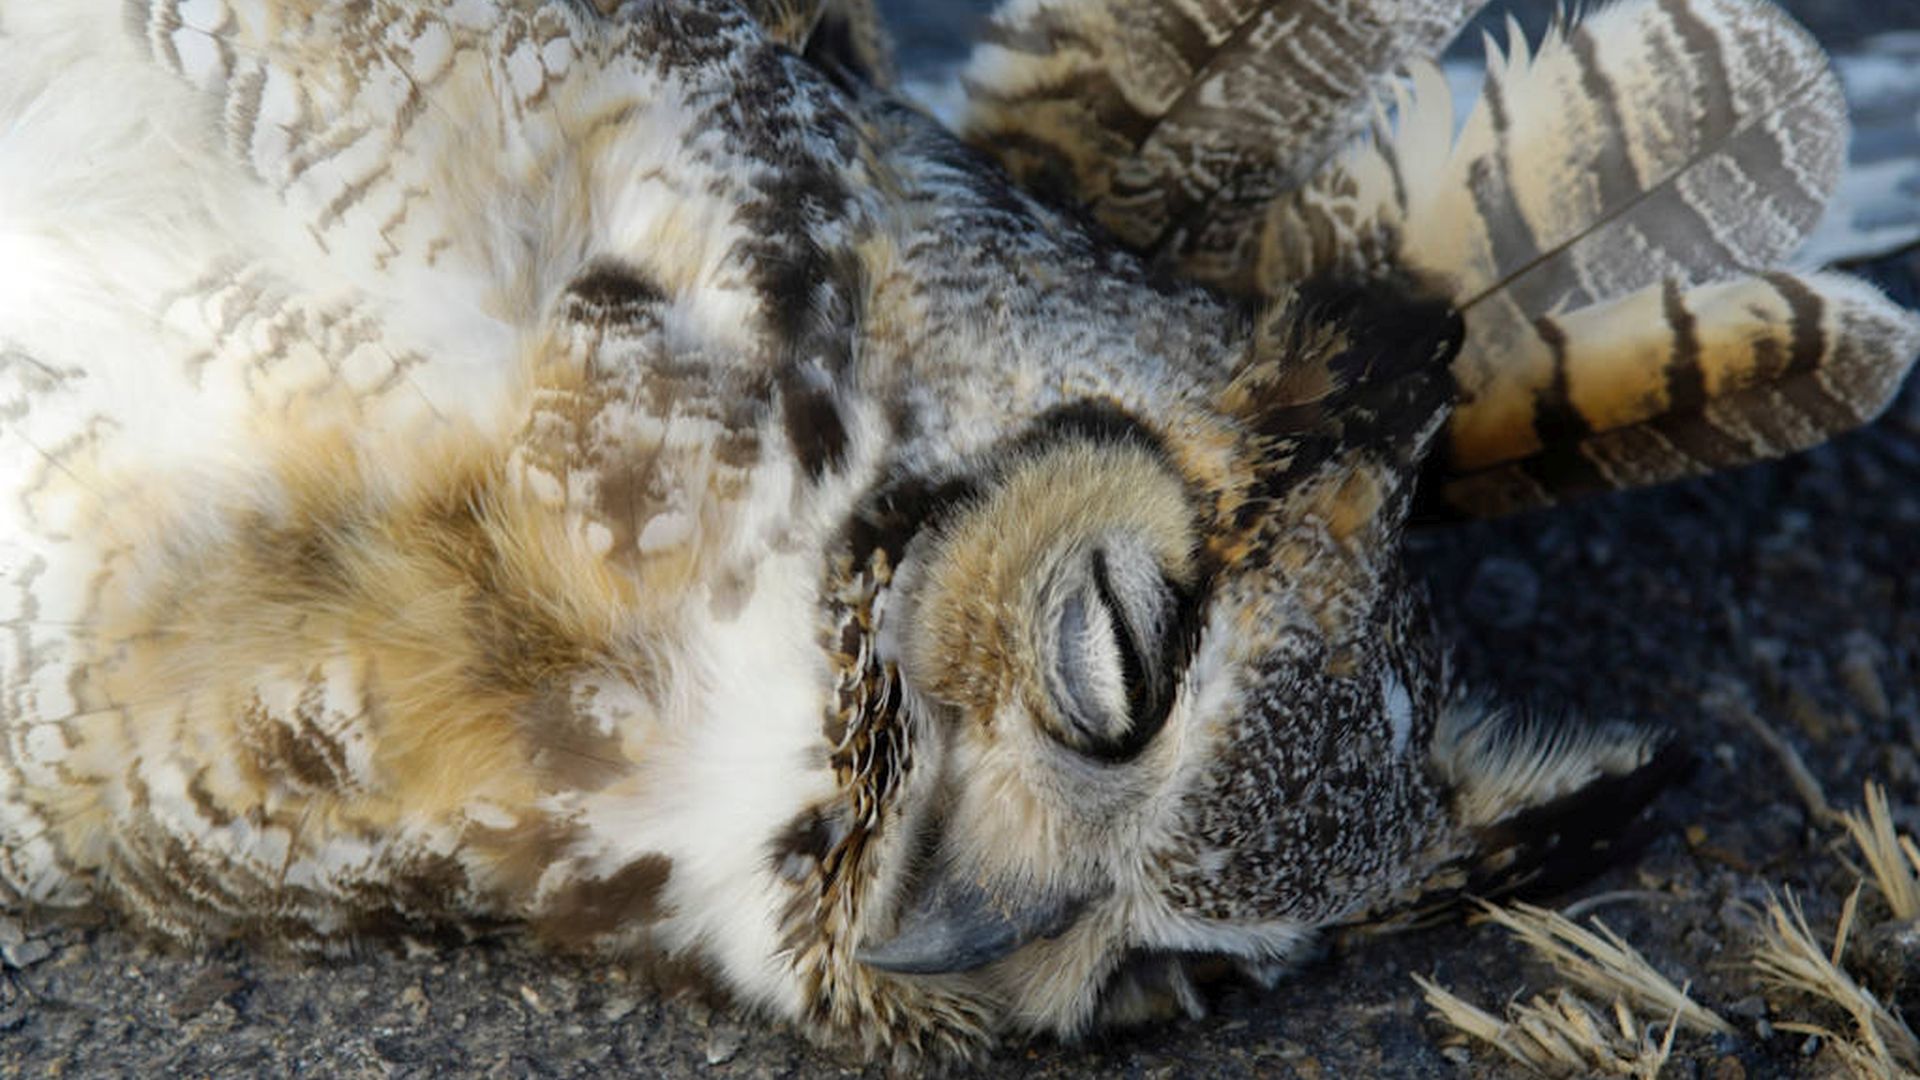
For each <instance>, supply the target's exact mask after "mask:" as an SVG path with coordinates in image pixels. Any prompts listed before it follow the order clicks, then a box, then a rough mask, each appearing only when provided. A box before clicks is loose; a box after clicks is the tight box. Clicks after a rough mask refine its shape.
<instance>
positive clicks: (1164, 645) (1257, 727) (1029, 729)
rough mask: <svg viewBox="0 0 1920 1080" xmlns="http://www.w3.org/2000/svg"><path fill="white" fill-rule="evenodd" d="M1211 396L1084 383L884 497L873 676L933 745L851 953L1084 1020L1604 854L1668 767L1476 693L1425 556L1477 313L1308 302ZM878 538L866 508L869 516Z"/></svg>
mask: <svg viewBox="0 0 1920 1080" xmlns="http://www.w3.org/2000/svg"><path fill="white" fill-rule="evenodd" d="M1236 329H1238V330H1239V331H1240V332H1242V333H1243V337H1244V340H1245V344H1244V347H1243V348H1241V349H1240V350H1239V353H1238V355H1237V356H1236V357H1235V359H1234V360H1233V362H1232V363H1231V364H1229V365H1227V366H1225V367H1223V368H1222V369H1221V372H1220V376H1219V378H1218V379H1217V380H1215V381H1214V382H1213V383H1212V384H1210V385H1206V386H1204V387H1202V388H1201V390H1200V392H1197V393H1194V394H1189V395H1185V396H1180V397H1176V398H1170V399H1169V400H1174V401H1178V402H1179V404H1176V405H1172V406H1169V407H1167V408H1164V409H1162V410H1159V411H1154V412H1147V411H1144V410H1140V409H1133V408H1128V407H1127V405H1126V403H1125V402H1124V401H1123V400H1116V399H1114V398H1107V397H1098V396H1088V397H1086V398H1084V399H1080V400H1072V401H1067V402H1064V403H1062V404H1060V405H1058V406H1057V407H1055V408H1052V409H1051V410H1050V411H1046V412H1044V413H1041V414H1040V415H1038V416H1037V417H1035V418H1034V419H1033V420H1032V422H1031V423H1030V424H1028V425H1026V426H1025V427H1024V428H1023V429H1022V430H1020V431H1019V432H1017V433H1016V434H1015V435H1013V436H1011V437H1009V438H1006V439H1004V440H1002V441H1000V442H999V443H997V444H995V445H993V446H991V447H988V448H987V449H985V450H983V451H982V453H981V454H980V455H979V458H978V459H977V460H975V461H973V462H971V463H969V465H968V467H967V468H966V469H964V470H961V471H960V475H962V476H963V477H964V479H958V480H952V481H949V482H946V483H944V484H933V485H924V486H922V487H921V488H920V489H918V490H914V491H911V492H909V491H905V490H894V491H892V492H888V493H886V494H884V495H883V496H882V497H881V498H880V499H878V500H877V503H878V505H880V506H882V507H884V508H886V509H890V510H891V511H892V512H894V513H895V514H897V515H899V516H900V517H901V518H902V519H903V520H909V521H911V522H913V523H914V526H913V528H912V529H911V530H910V531H908V532H905V533H903V534H900V535H897V536H893V537H892V538H891V539H888V538H886V537H887V534H886V530H885V529H881V528H876V529H874V530H873V533H872V536H871V537H870V538H869V539H868V541H867V543H868V544H869V545H875V544H877V545H880V546H882V547H886V546H889V545H891V550H890V551H889V552H888V553H887V555H886V557H885V559H884V561H885V562H886V563H887V564H888V566H889V575H888V578H889V581H888V590H887V597H886V604H885V606H884V610H882V611H881V612H879V613H878V615H877V617H876V620H875V621H876V623H877V626H878V636H877V645H876V647H875V649H874V650H873V652H874V654H875V656H876V658H877V659H878V660H879V661H880V662H883V663H885V664H888V665H890V666H889V668H888V670H889V672H890V673H891V677H892V679H893V680H894V681H895V682H896V683H897V693H895V694H894V695H892V697H893V699H895V700H897V701H898V703H899V714H900V716H901V717H902V718H903V719H902V720H901V723H903V724H904V725H906V726H907V728H908V729H909V731H908V734H907V736H906V737H905V742H904V747H905V749H904V750H903V751H902V752H900V753H899V754H898V755H897V764H899V766H900V767H899V768H898V769H897V770H896V771H894V772H892V773H890V780H889V783H890V784H891V785H893V786H892V787H891V788H890V789H889V795H888V797H887V799H886V800H885V802H886V803H887V806H888V808H889V809H888V810H887V811H884V812H883V813H882V815H881V819H882V820H883V822H884V828H882V829H881V830H879V832H878V834H877V836H878V838H877V841H876V842H877V843H879V844H880V845H882V846H883V848H885V849H887V850H890V851H891V852H893V855H892V857H889V858H885V859H883V860H879V861H878V864H877V865H879V866H881V867H882V868H883V869H882V870H880V871H877V872H876V873H875V876H874V878H873V880H872V883H871V887H870V889H869V891H868V893H867V895H866V902H865V903H864V904H863V914H862V915H861V916H860V919H859V923H858V935H857V936H858V944H857V950H856V956H857V959H858V961H859V962H860V963H861V964H862V965H864V966H865V968H867V969H868V970H870V971H873V972H878V973H882V977H885V978H891V979H896V980H902V981H905V982H907V983H913V984H916V985H919V986H922V987H926V986H947V987H951V988H963V989H964V990H965V991H966V992H968V993H978V994H983V995H986V996H988V997H990V998H992V999H994V1000H996V1001H998V1002H1000V1003H1001V1004H1002V1005H1003V1007H1004V1010H1005V1013H1006V1014H1007V1015H1011V1016H1013V1017H1015V1018H1016V1019H1017V1021H1018V1022H1021V1023H1023V1024H1025V1025H1026V1026H1031V1027H1035V1028H1047V1029H1053V1030H1075V1029H1078V1028H1082V1027H1084V1026H1085V1025H1087V1024H1088V1023H1090V1022H1092V1021H1094V1020H1096V1019H1113V1018H1125V1017H1127V1016H1129V1015H1136V1014H1139V1013H1140V1012H1142V1011H1148V1012H1151V1011H1156V1010H1162V1009H1165V1008H1166V1007H1167V1006H1170V1005H1172V1006H1178V1005H1180V1004H1181V1003H1183V1002H1186V1001H1189V1000H1190V999H1191V990H1190V987H1189V983H1188V979H1187V971H1188V969H1189V968H1190V967H1191V966H1192V961H1193V960H1194V959H1195V958H1201V957H1204V958H1208V959H1209V960H1210V961H1213V962H1214V963H1215V964H1216V965H1217V962H1218V961H1219V960H1221V959H1226V960H1228V961H1231V962H1233V963H1236V964H1237V965H1238V966H1240V967H1241V968H1242V969H1244V970H1247V971H1249V972H1252V973H1255V974H1261V973H1265V972H1270V971H1273V970H1277V969H1278V968H1279V967H1281V966H1284V965H1285V963H1286V962H1287V961H1288V960H1289V958H1292V957H1295V956H1296V955H1297V954H1298V952H1299V951H1300V949H1301V947H1302V945H1303V944H1304V943H1305V942H1306V941H1308V940H1309V939H1310V938H1311V937H1312V936H1313V935H1314V933H1315V932H1316V931H1317V930H1320V929H1322V928H1325V927H1330V926H1338V925H1346V924H1355V923H1372V922H1378V921H1381V920H1387V919H1391V918H1393V917H1394V916H1395V915H1396V914H1398V913H1404V912H1407V911H1409V910H1413V909H1416V908H1419V907H1421V906H1423V905H1426V904H1429V903H1431V902H1432V901H1434V900H1435V899H1436V898H1438V897H1441V896H1444V895H1447V894H1452V893H1458V892H1460V891H1463V890H1474V891H1487V890H1491V889H1493V888H1495V887H1497V886H1499V885H1501V884H1502V883H1505V882H1511V881H1514V880H1518V879H1523V878H1525V877H1527V876H1529V875H1531V874H1532V873H1534V872H1535V871H1536V870H1537V869H1538V868H1539V867H1540V866H1541V865H1542V864H1543V863H1544V862H1545V861H1547V860H1548V859H1549V858H1550V857H1565V856H1568V855H1576V856H1577V855H1580V854H1585V853H1586V852H1587V851H1588V850H1589V849H1590V848H1591V847H1592V846H1593V844H1594V843H1596V842H1599V841H1600V840H1601V839H1602V838H1603V837H1605V836H1607V835H1609V834H1610V833H1611V831H1612V830H1613V829H1614V828H1615V827H1617V826H1618V825H1620V824H1622V823H1623V822H1624V820H1625V819H1628V818H1630V817H1631V816H1632V815H1633V813H1634V812H1635V811H1637V810H1638V809H1639V807H1640V806H1641V805H1642V804H1643V803H1644V802H1645V801H1646V799H1647V798H1648V797H1649V796H1650V794H1651V793H1652V791H1654V790H1656V788H1657V786H1658V783H1659V782H1660V779H1661V777H1662V776H1664V774H1665V773H1666V772H1667V771H1668V770H1669V768H1670V766H1671V764H1672V760H1671V755H1669V754H1663V753H1661V741H1660V740H1659V739H1658V738H1657V737H1655V736H1653V735H1652V734H1650V733H1649V732H1647V731H1645V730H1642V729H1638V728H1632V727H1626V726H1613V727H1585V726H1564V725H1562V726H1552V725H1542V724H1538V723H1532V722H1523V721H1519V720H1514V719H1509V718H1508V717H1506V716H1505V715H1504V714H1502V713H1501V712H1500V711H1498V710H1497V709H1494V708H1491V707H1489V706H1488V705H1486V704H1484V703H1475V702H1473V701H1471V700H1469V699H1467V698H1464V697H1463V696H1462V695H1461V694H1460V692H1459V690H1458V688H1456V687H1455V686H1453V685H1452V683H1451V681H1450V679H1449V677H1448V674H1447V671H1446V665H1445V662H1444V657H1443V654H1442V651H1441V649H1440V648H1439V647H1438V645H1437V643H1436V641H1435V638H1434V634H1433V631H1432V628H1431V627H1430V625H1429V621H1428V618H1427V616H1426V613H1425V610H1424V605H1423V601H1422V599H1421V595H1420V592H1419V590H1418V589H1417V588H1415V587H1414V586H1413V585H1412V584H1411V583H1410V582H1409V581H1408V580H1407V579H1406V577H1405V575H1404V573H1403V572H1402V569H1401V550H1400V549H1401V534H1402V532H1403V530H1404V528H1405V526H1406V523H1407V519H1408V514H1409V508H1410V505H1411V503H1412V501H1413V499H1414V496H1415V493H1416V488H1417V484H1418V480H1419V477H1420V475H1421V469H1422V466H1423V463H1424V461H1425V459H1426V458H1427V456H1428V453H1429V449H1430V447H1431V445H1432V443H1433V440H1434V437H1435V434H1436V433H1437V432H1438V431H1439V430H1440V428H1441V426H1442V424H1443V422H1444V420H1445V418H1446V416H1447V412H1448V409H1449V405H1450V402H1451V399H1452V395H1453V388H1452V386H1451V384H1450V383H1449V381H1448V376H1447V365H1448V362H1449V361H1450V360H1451V358H1452V357H1453V355H1454V352H1455V351H1456V350H1457V349H1458V347H1459V344H1460V340H1461V326H1460V321H1459V318H1458V317H1457V315H1456V314H1455V313H1454V312H1453V311H1452V310H1451V308H1450V307H1449V306H1448V305H1447V304H1446V303H1444V302H1442V301H1438V300H1434V299H1429V298H1428V297H1427V294H1426V293H1424V292H1423V291H1422V290H1421V289H1420V287H1419V286H1418V285H1417V284H1415V283H1411V282H1403V281H1381V282H1374V283H1369V284H1366V285H1361V286H1334V285H1314V286H1309V287H1305V288H1301V289H1299V290H1297V291H1296V292H1294V293H1293V294H1291V295H1290V296H1288V297H1286V298H1284V299H1283V300H1282V301H1280V302H1278V303H1275V304H1274V305H1272V306H1271V307H1269V308H1268V309H1267V310H1266V311H1265V312H1264V313H1263V314H1261V315H1259V316H1258V317H1256V318H1251V319H1249V320H1248V323H1247V325H1246V326H1245V327H1243V328H1236ZM881 517H884V512H883V511H881V510H876V511H875V513H874V514H872V515H870V520H871V521H877V520H879V519H880V518H881Z"/></svg>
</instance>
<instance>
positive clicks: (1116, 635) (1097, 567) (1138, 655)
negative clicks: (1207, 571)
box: [1093, 549, 1152, 741]
mask: <svg viewBox="0 0 1920 1080" xmlns="http://www.w3.org/2000/svg"><path fill="white" fill-rule="evenodd" d="M1093 591H1094V593H1095V595H1097V596H1099V598H1100V603H1101V604H1103V605H1105V607H1106V609H1107V619H1108V621H1109V622H1110V623H1112V625H1113V644H1114V648H1115V649H1116V650H1118V651H1119V654H1120V682H1121V685H1123V686H1125V687H1126V690H1127V718H1128V720H1130V721H1131V722H1132V724H1133V725H1137V724H1139V722H1140V720H1141V719H1142V717H1141V716H1140V710H1141V708H1142V707H1143V706H1144V705H1145V704H1146V702H1147V699H1148V697H1149V696H1150V695H1149V694H1148V693H1147V690H1148V680H1149V679H1150V678H1152V674H1151V673H1150V672H1149V671H1148V670H1147V659H1146V655H1145V652H1144V650H1143V649H1142V642H1141V641H1140V627H1139V626H1138V625H1137V620H1136V619H1134V618H1132V617H1130V613H1129V612H1128V610H1127V606H1126V604H1124V603H1123V602H1122V601H1121V600H1120V597H1119V594H1118V593H1117V592H1116V591H1115V590H1114V587H1113V578H1112V570H1111V569H1110V568H1109V567H1108V565H1107V553H1106V551H1105V549H1096V550H1095V551H1094V553H1093ZM1129 741H1131V740H1129Z"/></svg>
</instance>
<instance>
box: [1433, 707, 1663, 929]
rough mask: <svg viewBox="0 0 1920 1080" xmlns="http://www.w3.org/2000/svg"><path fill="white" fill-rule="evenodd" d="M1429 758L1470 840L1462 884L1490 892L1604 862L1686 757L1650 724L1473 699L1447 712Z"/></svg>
mask: <svg viewBox="0 0 1920 1080" xmlns="http://www.w3.org/2000/svg"><path fill="white" fill-rule="evenodd" d="M1431 753H1432V766H1433V769H1434V772H1435V774H1436V775H1437V776H1438V777H1439V778H1440V779H1441V780H1442V781H1443V782H1444V783H1446V784H1447V785H1448V786H1449V787H1450V788H1451V789H1452V812H1453V817H1454V822H1455V825H1456V826H1457V827H1458V828H1459V829H1460V830H1462V832H1463V833H1464V834H1465V835H1466V837H1467V838H1468V840H1469V842H1470V844H1471V846H1472V847H1473V849H1474V850H1473V854H1472V856H1471V861H1470V864H1469V865H1468V866H1467V868H1466V874H1465V878H1464V891H1466V892H1470V893H1473V894H1476V895H1481V896H1488V895H1495V894H1499V893H1506V892H1512V891H1515V890H1517V889H1521V888H1523V887H1524V888H1529V889H1537V888H1542V887H1546V886H1548V885H1551V884H1564V883H1566V882H1567V881H1568V880H1569V879H1577V878H1579V877H1584V876H1588V875H1591V874H1593V873H1595V872H1598V871H1599V870H1600V869H1602V868H1604V866H1605V865H1606V864H1607V862H1608V861H1610V859H1609V856H1608V849H1609V848H1610V847H1611V846H1612V845H1613V842H1614V840H1615V838H1616V837H1617V836H1619V835H1620V834H1621V833H1622V831H1623V830H1625V829H1626V828H1627V827H1628V826H1629V825H1630V824H1631V823H1632V821H1633V819H1634V818H1635V817H1636V816H1637V815H1638V814H1639V812H1640V811H1641V809H1643V808H1644V807H1645V806H1646V805H1647V803H1648V802H1650V801H1651V800H1652V799H1653V797H1654V796H1655V795H1657V794H1659V792H1660V791H1661V789H1663V788H1664V787H1666V786H1667V785H1668V784H1670V783H1672V782H1673V781H1674V780H1676V779H1677V778H1678V777H1679V776H1680V775H1681V774H1682V773H1684V772H1685V771H1686V770H1687V769H1688V768H1689V767H1690V761H1689V758H1688V756H1687V754H1686V753H1685V752H1684V751H1682V750H1681V749H1680V748H1679V747H1678V746H1677V745H1675V744H1674V743H1672V742H1670V741H1668V739H1667V737H1666V736H1665V735H1663V734H1661V733H1659V732H1657V731H1654V730H1653V729H1651V728H1646V727H1641V726H1638V725H1634V724H1626V723H1608V724H1597V725H1591V726H1588V725H1582V724H1579V723H1577V722H1572V721H1565V720H1562V721H1546V720H1541V719H1538V718H1532V717H1516V716H1513V715H1511V714H1508V713H1504V712H1500V711H1497V710H1496V711H1490V710H1487V709H1484V708H1481V707H1477V706H1475V705H1472V704H1467V703H1463V704H1460V705H1456V706H1455V707H1453V708H1451V709H1449V710H1448V711H1447V712H1446V713H1444V714H1443V715H1442V717H1441V719H1440V722H1439V724H1438V726H1437V727H1436V729H1435V731H1434V738H1433V743H1432V750H1431Z"/></svg>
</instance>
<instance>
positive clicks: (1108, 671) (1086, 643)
mask: <svg viewBox="0 0 1920 1080" xmlns="http://www.w3.org/2000/svg"><path fill="white" fill-rule="evenodd" d="M1075 579H1077V580H1075ZM1065 591H1066V597H1065V599H1064V600H1063V601H1062V602H1061V603H1060V606H1059V608H1058V609H1057V622H1056V623H1055V627H1054V633H1055V640H1054V649H1053V654H1052V663H1053V670H1052V672H1051V673H1050V676H1051V677H1050V680H1049V681H1050V684H1051V685H1052V687H1053V688H1054V694H1053V699H1054V703H1055V712H1056V716H1055V717H1054V718H1053V719H1054V720H1055V721H1056V723H1055V724H1053V725H1052V727H1053V731H1054V735H1055V737H1056V738H1059V739H1060V741H1062V742H1064V743H1066V744H1067V745H1068V746H1070V747H1072V748H1073V749H1075V750H1077V751H1079V752H1081V753H1083V754H1086V755H1088V756H1089V757H1094V758H1098V759H1101V760H1107V761H1118V760H1124V759H1127V758H1130V757H1132V756H1134V755H1135V754H1137V753H1139V752H1140V750H1141V749H1142V748H1143V747H1145V746H1146V744H1147V742H1148V741H1149V740H1151V739H1152V737H1153V735H1154V734H1155V733H1156V732H1157V731H1158V730H1159V728H1160V725H1161V724H1162V722H1163V721H1164V720H1165V718H1166V706H1167V697H1168V695H1167V694H1166V693H1165V688H1166V687H1167V686H1169V685H1171V683H1172V673H1171V672H1170V671H1168V670H1164V669H1165V668H1166V667H1167V666H1169V665H1171V664H1172V663H1173V661H1174V657H1173V652H1174V650H1173V649H1171V648H1170V647H1169V643H1170V637H1171V634H1172V629H1173V626H1174V623H1175V621H1176V608H1177V606H1178V603H1179V599H1178V597H1177V596H1176V594H1175V592H1174V588H1173V586H1172V584H1171V583H1170V582H1168V581H1167V580H1166V578H1165V576H1164V575H1163V574H1162V573H1161V571H1160V568H1159V566H1158V564H1157V563H1156V562H1155V561H1154V559H1153V556H1152V555H1151V553H1149V552H1148V551H1146V550H1145V549H1144V547H1143V546H1141V545H1137V544H1129V543H1126V542H1125V541H1124V540H1123V541H1119V542H1115V543H1112V544H1106V545H1102V546H1100V547H1098V548H1096V549H1094V550H1093V551H1092V552H1091V553H1090V554H1089V555H1088V556H1087V557H1086V561H1085V562H1083V563H1080V564H1079V565H1078V567H1077V568H1075V569H1073V570H1071V571H1069V582H1068V584H1067V586H1066V589H1065Z"/></svg>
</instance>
